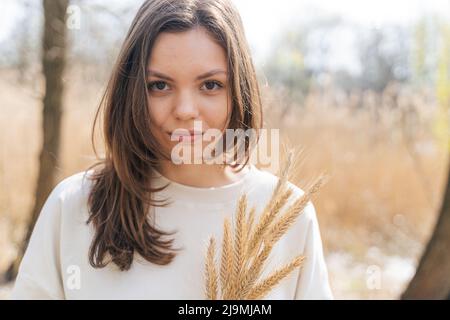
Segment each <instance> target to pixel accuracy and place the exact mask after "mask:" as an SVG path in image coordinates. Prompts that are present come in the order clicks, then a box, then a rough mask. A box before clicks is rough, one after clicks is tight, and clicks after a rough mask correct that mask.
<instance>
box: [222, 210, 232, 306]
mask: <svg viewBox="0 0 450 320" xmlns="http://www.w3.org/2000/svg"><path fill="white" fill-rule="evenodd" d="M231 250H232V243H231V233H230V221H229V220H228V218H225V220H224V222H223V241H222V259H221V267H220V284H221V291H222V296H223V297H224V299H225V298H227V297H228V291H229V289H228V288H229V284H230V274H231V269H232V267H233V265H232V264H233V260H232V252H231Z"/></svg>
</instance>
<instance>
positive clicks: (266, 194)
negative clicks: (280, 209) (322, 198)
mask: <svg viewBox="0 0 450 320" xmlns="http://www.w3.org/2000/svg"><path fill="white" fill-rule="evenodd" d="M255 168H256V167H255ZM253 179H254V181H253V182H254V183H253V188H252V190H253V192H255V193H256V194H257V195H258V198H259V199H260V200H261V201H264V204H266V203H267V202H268V201H269V200H270V199H271V197H272V194H273V191H274V189H275V188H276V185H277V183H278V181H279V180H280V178H279V177H278V176H276V175H275V174H273V173H271V172H269V171H266V170H263V169H258V168H256V170H255V174H254V175H253ZM287 186H288V188H290V189H291V190H292V195H291V196H290V198H289V201H288V202H287V204H286V206H285V207H288V206H289V205H290V204H292V203H293V202H294V201H296V200H297V199H299V198H300V197H302V196H303V195H304V194H305V191H304V190H303V189H302V188H300V187H299V186H297V185H296V184H294V183H293V182H291V181H288V182H287ZM315 215H316V213H315V209H314V205H313V203H312V201H311V200H310V201H308V202H307V204H306V205H305V208H304V214H303V216H304V219H306V220H310V219H314V218H315ZM304 219H302V220H304Z"/></svg>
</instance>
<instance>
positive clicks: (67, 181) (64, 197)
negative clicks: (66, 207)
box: [49, 169, 93, 202]
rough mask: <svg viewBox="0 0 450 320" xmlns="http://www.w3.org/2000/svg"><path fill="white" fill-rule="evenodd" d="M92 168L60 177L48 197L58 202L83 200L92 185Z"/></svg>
mask: <svg viewBox="0 0 450 320" xmlns="http://www.w3.org/2000/svg"><path fill="white" fill-rule="evenodd" d="M92 174H93V169H91V170H86V171H80V172H77V173H74V174H72V175H70V176H67V177H65V178H64V179H62V180H61V181H60V182H59V183H58V184H57V185H56V186H55V187H54V188H53V190H52V192H51V194H50V195H49V199H54V200H58V201H60V202H69V201H71V202H72V201H84V200H86V198H87V197H88V195H89V190H90V187H91V185H92V181H91V177H92Z"/></svg>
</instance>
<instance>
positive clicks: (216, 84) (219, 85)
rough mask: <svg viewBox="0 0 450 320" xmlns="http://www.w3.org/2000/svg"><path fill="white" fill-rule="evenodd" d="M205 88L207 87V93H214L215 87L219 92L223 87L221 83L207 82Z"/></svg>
mask: <svg viewBox="0 0 450 320" xmlns="http://www.w3.org/2000/svg"><path fill="white" fill-rule="evenodd" d="M203 87H205V88H206V90H207V91H213V90H214V88H215V87H217V88H216V90H218V89H220V88H222V87H223V86H222V84H221V83H220V82H217V81H206V82H205V83H204V85H203Z"/></svg>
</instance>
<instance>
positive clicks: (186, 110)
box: [174, 93, 199, 120]
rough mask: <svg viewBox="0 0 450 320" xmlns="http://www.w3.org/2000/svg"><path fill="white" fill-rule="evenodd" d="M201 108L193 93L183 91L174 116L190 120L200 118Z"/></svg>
mask: <svg viewBox="0 0 450 320" xmlns="http://www.w3.org/2000/svg"><path fill="white" fill-rule="evenodd" d="M198 115H199V110H198V107H197V104H196V101H195V99H194V97H193V95H192V94H190V93H183V94H181V95H180V98H179V99H178V100H177V102H176V105H175V109H174V116H175V117H176V118H178V119H180V120H189V119H196V118H198Z"/></svg>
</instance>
